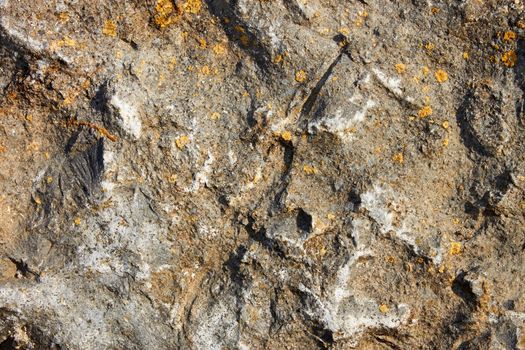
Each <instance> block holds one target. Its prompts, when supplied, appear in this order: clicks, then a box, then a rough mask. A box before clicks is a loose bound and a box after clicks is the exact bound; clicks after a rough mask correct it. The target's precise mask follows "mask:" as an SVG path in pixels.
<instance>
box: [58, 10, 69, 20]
mask: <svg viewBox="0 0 525 350" xmlns="http://www.w3.org/2000/svg"><path fill="white" fill-rule="evenodd" d="M57 15H58V18H59V19H60V20H61V21H62V22H67V21H69V14H68V13H67V12H59V13H58V14H57Z"/></svg>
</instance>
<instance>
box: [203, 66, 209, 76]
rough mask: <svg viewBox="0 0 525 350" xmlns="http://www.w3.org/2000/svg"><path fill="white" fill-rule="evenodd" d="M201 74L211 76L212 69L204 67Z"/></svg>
mask: <svg viewBox="0 0 525 350" xmlns="http://www.w3.org/2000/svg"><path fill="white" fill-rule="evenodd" d="M201 73H202V74H204V75H210V67H208V66H202V68H201Z"/></svg>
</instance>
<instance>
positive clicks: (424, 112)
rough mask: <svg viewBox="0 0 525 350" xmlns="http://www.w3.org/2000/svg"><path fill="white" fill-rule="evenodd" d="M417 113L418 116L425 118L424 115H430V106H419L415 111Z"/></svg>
mask: <svg viewBox="0 0 525 350" xmlns="http://www.w3.org/2000/svg"><path fill="white" fill-rule="evenodd" d="M417 115H418V117H419V118H426V117H428V116H430V115H432V107H430V106H425V107H423V108H421V109H420V110H419V111H418V112H417Z"/></svg>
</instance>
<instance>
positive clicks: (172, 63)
mask: <svg viewBox="0 0 525 350" xmlns="http://www.w3.org/2000/svg"><path fill="white" fill-rule="evenodd" d="M176 65H177V59H176V58H175V57H172V58H171V59H170V62H169V63H168V69H169V70H171V71H172V70H174V69H175V66H176Z"/></svg>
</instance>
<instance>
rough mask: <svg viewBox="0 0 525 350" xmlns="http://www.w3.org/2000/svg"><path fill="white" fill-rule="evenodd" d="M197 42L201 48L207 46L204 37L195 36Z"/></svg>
mask: <svg viewBox="0 0 525 350" xmlns="http://www.w3.org/2000/svg"><path fill="white" fill-rule="evenodd" d="M197 42H198V43H199V47H200V48H201V49H205V48H207V47H208V43H207V42H206V39H204V38H197Z"/></svg>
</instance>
